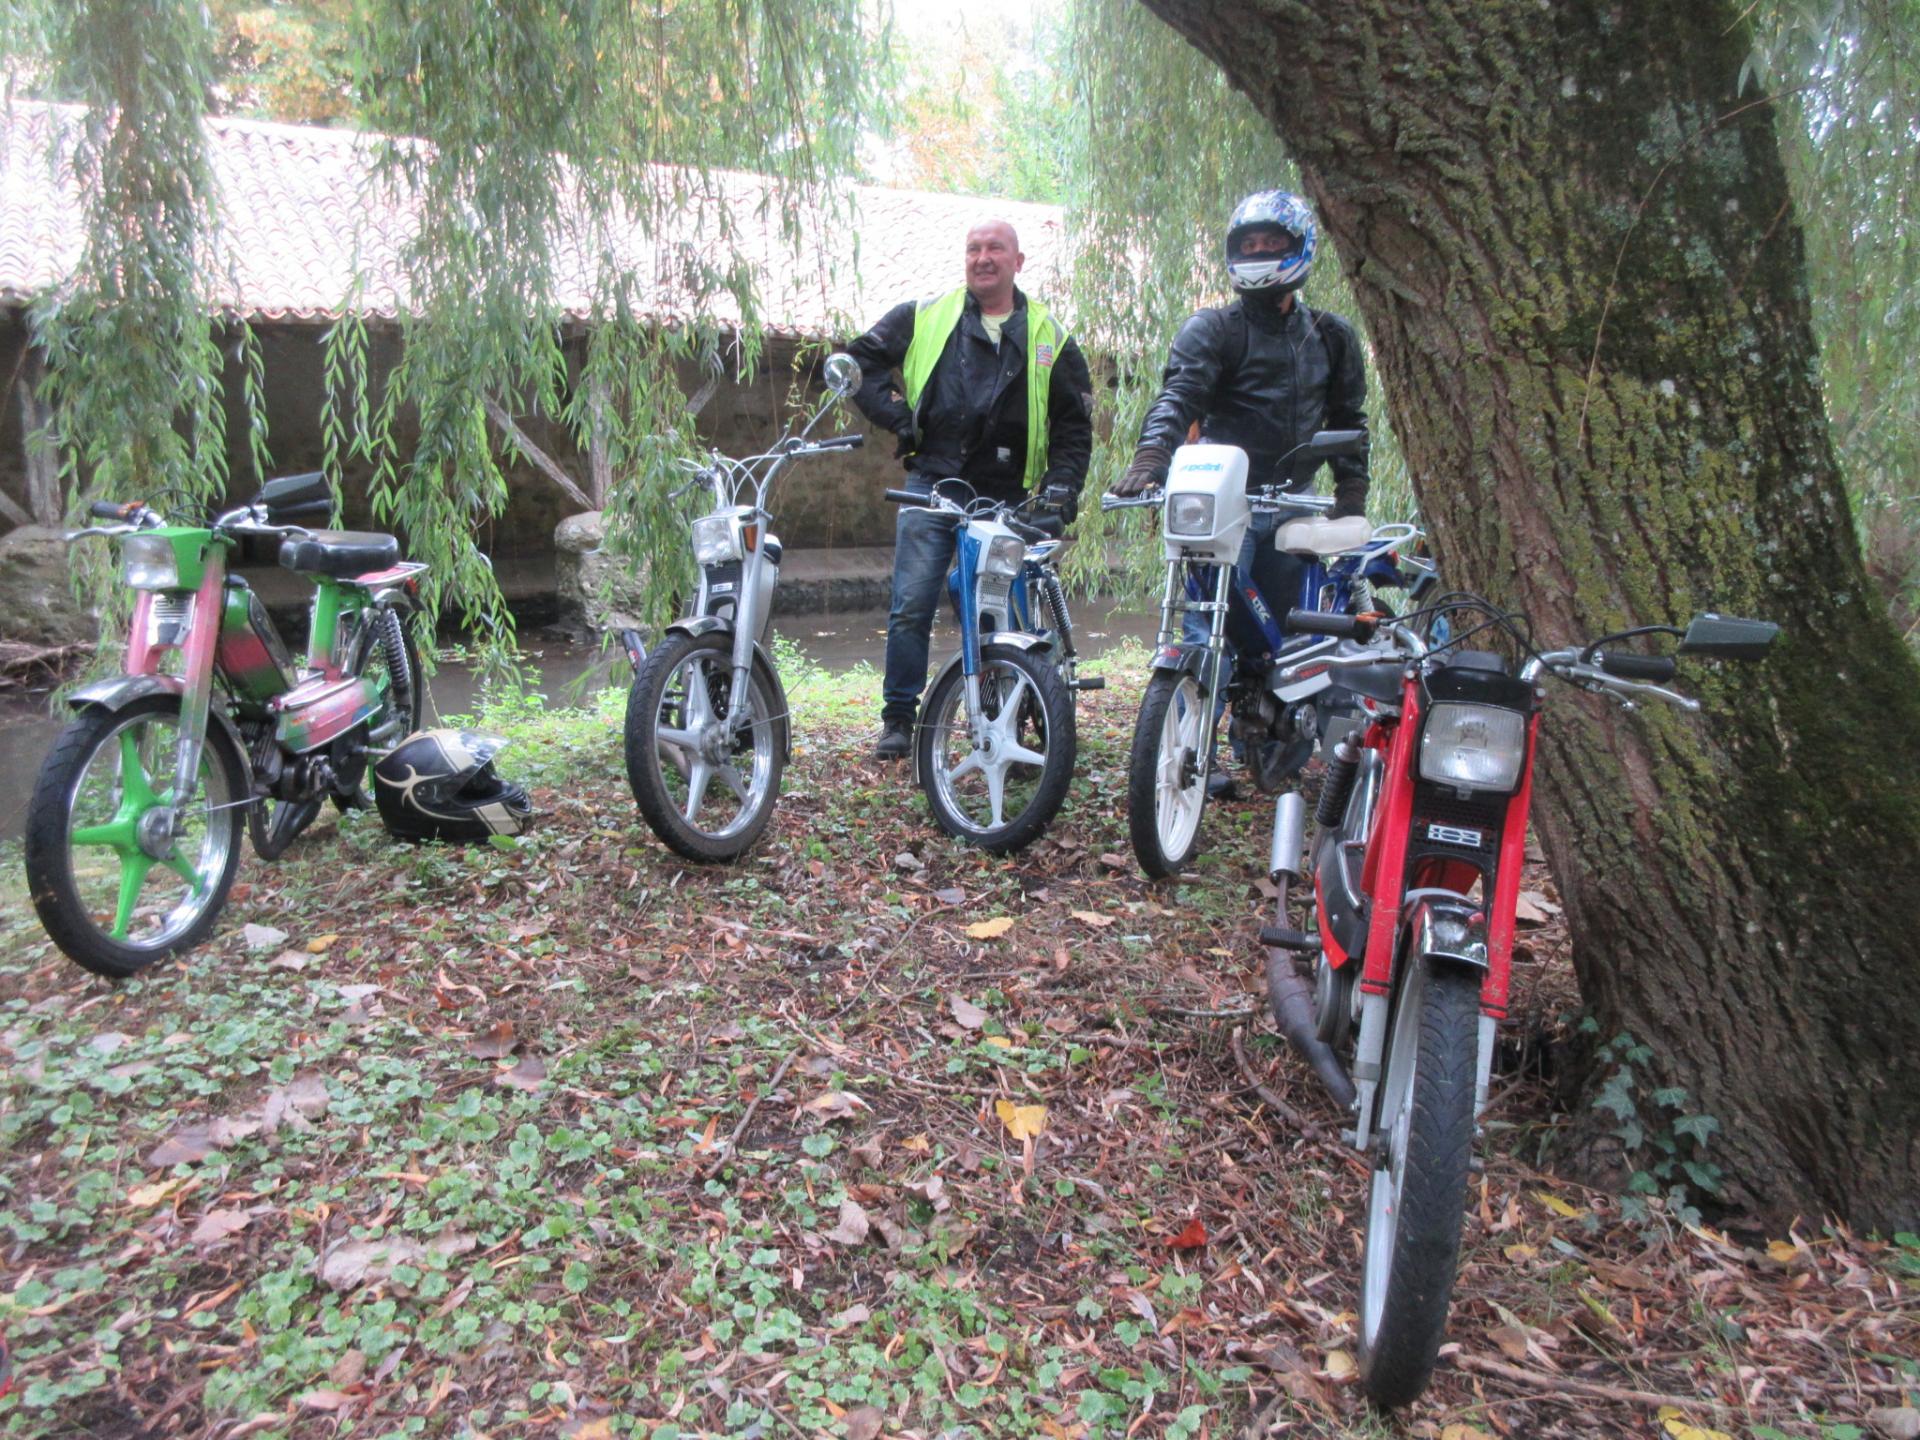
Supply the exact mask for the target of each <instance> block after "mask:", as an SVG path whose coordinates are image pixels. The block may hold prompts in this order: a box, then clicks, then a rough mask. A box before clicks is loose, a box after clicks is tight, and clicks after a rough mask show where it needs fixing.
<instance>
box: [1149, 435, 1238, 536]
mask: <svg viewBox="0 0 1920 1440" xmlns="http://www.w3.org/2000/svg"><path fill="white" fill-rule="evenodd" d="M1180 496H1205V497H1209V498H1211V499H1212V501H1213V504H1212V506H1211V507H1210V512H1209V507H1207V506H1204V505H1198V504H1193V503H1191V502H1189V503H1187V504H1179V503H1177V497H1180ZM1161 513H1162V522H1161V523H1162V526H1163V529H1162V531H1161V534H1162V536H1163V537H1164V539H1165V540H1166V546H1167V558H1168V559H1169V560H1181V559H1187V560H1211V561H1214V562H1216V563H1218V564H1223V565H1230V564H1232V563H1233V562H1234V561H1235V560H1237V559H1239V558H1240V542H1241V540H1242V539H1243V538H1244V537H1245V535H1246V533H1247V522H1248V521H1249V520H1250V519H1251V518H1252V515H1253V512H1252V510H1251V509H1250V508H1249V507H1248V505H1247V452H1246V451H1244V450H1242V449H1241V448H1240V447H1239V446H1237V445H1182V446H1181V447H1180V448H1179V449H1178V450H1176V451H1174V452H1173V466H1172V468H1171V469H1170V470H1169V471H1168V472H1167V485H1166V497H1165V505H1164V508H1163V510H1162V512H1161ZM1202 515H1206V516H1207V518H1208V520H1209V522H1210V523H1208V524H1207V525H1206V526H1205V528H1204V529H1189V528H1185V527H1187V526H1191V525H1195V523H1196V521H1197V520H1198V518H1199V517H1201V516H1202ZM1176 518H1178V519H1179V520H1180V521H1181V524H1182V528H1181V529H1180V530H1178V531H1176V530H1175V528H1174V521H1175V519H1176Z"/></svg>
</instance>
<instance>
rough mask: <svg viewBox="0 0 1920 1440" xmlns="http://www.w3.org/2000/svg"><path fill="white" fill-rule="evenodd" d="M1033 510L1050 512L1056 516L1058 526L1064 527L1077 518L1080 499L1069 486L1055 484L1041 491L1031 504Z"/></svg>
mask: <svg viewBox="0 0 1920 1440" xmlns="http://www.w3.org/2000/svg"><path fill="white" fill-rule="evenodd" d="M1033 508H1034V509H1035V510H1036V511H1041V512H1045V511H1051V512H1052V513H1053V514H1055V515H1058V516H1059V517H1060V524H1061V525H1062V526H1063V527H1064V526H1067V525H1071V524H1073V522H1074V521H1075V520H1076V519H1077V518H1078V517H1079V515H1080V497H1079V495H1078V494H1076V493H1075V492H1074V489H1073V487H1072V486H1071V485H1061V484H1058V483H1055V484H1052V485H1048V486H1046V487H1045V488H1044V489H1042V490H1041V492H1040V494H1039V497H1038V498H1037V499H1035V501H1034V502H1033Z"/></svg>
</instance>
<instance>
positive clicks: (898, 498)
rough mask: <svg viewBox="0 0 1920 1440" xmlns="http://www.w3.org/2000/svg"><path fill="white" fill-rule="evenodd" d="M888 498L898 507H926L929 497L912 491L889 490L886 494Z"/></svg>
mask: <svg viewBox="0 0 1920 1440" xmlns="http://www.w3.org/2000/svg"><path fill="white" fill-rule="evenodd" d="M886 498H887V499H889V500H891V501H892V502H893V503H894V504H896V505H924V504H926V503H927V498H928V497H927V496H925V495H918V494H915V493H914V492H913V491H911V490H889V491H887V492H886Z"/></svg>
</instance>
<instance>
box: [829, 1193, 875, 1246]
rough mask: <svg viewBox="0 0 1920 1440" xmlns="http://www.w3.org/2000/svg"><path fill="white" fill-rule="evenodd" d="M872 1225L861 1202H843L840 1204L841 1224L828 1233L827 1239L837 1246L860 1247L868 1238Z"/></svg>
mask: <svg viewBox="0 0 1920 1440" xmlns="http://www.w3.org/2000/svg"><path fill="white" fill-rule="evenodd" d="M870 1228H871V1223H870V1221H869V1220H868V1218H867V1212H866V1211H865V1210H864V1209H862V1208H861V1206H860V1204H859V1202H857V1201H854V1200H842V1201H841V1202H840V1223H839V1224H838V1225H836V1226H834V1227H833V1229H831V1230H829V1231H827V1232H826V1236H827V1239H829V1240H831V1241H833V1242H834V1244H836V1245H858V1244H859V1243H860V1242H861V1241H863V1240H865V1239H866V1238H867V1231H868V1230H869V1229H870Z"/></svg>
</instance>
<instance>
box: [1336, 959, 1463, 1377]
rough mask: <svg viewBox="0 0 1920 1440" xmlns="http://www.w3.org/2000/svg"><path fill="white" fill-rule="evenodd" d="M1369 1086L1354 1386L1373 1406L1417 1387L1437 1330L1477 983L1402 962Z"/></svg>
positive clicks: (1452, 1250)
mask: <svg viewBox="0 0 1920 1440" xmlns="http://www.w3.org/2000/svg"><path fill="white" fill-rule="evenodd" d="M1405 963H1406V974H1405V977H1404V979H1403V980H1402V982H1401V993H1400V995H1399V996H1398V998H1397V1000H1396V1002H1395V1005H1394V1016H1393V1030H1392V1034H1391V1037H1390V1039H1389V1041H1388V1050H1387V1055H1386V1065H1385V1072H1386V1073H1385V1076H1384V1078H1383V1080H1382V1083H1381V1087H1380V1105H1379V1123H1378V1130H1377V1133H1378V1134H1379V1137H1380V1150H1379V1152H1378V1155H1377V1158H1376V1162H1375V1163H1376V1168H1375V1169H1374V1171H1373V1184H1372V1188H1371V1191H1370V1193H1369V1195H1368V1197H1367V1243H1366V1253H1365V1256H1364V1258H1363V1260H1362V1268H1361V1277H1360V1379H1361V1382H1362V1384H1364V1385H1365V1387H1366V1391H1367V1394H1368V1396H1369V1397H1370V1398H1371V1399H1372V1400H1373V1402H1374V1403H1375V1404H1376V1405H1381V1406H1386V1407H1389V1408H1391V1407H1394V1406H1399V1405H1406V1404H1408V1403H1410V1402H1411V1401H1413V1400H1414V1399H1416V1398H1417V1397H1418V1396H1419V1395H1420V1393H1421V1392H1422V1391H1423V1390H1425V1389H1426V1388H1427V1381H1428V1380H1429V1379H1430V1378H1431V1377H1432V1375H1433V1365H1434V1359H1435V1357H1436V1356H1437V1355H1438V1354H1439V1352H1440V1341H1441V1338H1442V1336H1443V1335H1444V1334H1445V1332H1446V1326H1447V1309H1448V1307H1449V1306H1450V1305H1451V1304H1452V1302H1453V1280H1454V1272H1455V1271H1456V1269H1457V1268H1458V1266H1459V1261H1460V1227H1461V1225H1462V1223H1463V1222H1464V1220H1465V1218H1466V1209H1467V1173H1468V1169H1469V1164H1470V1161H1471V1159H1472V1154H1473V1081H1474V1070H1475V1065H1476V1061H1477V1057H1478V1048H1479V1022H1480V977H1479V976H1478V975H1477V974H1475V973H1473V972H1471V971H1464V970H1456V969H1452V968H1447V967H1441V966H1431V965H1428V964H1427V963H1426V962H1424V961H1422V960H1421V959H1420V958H1419V957H1417V956H1414V957H1409V958H1408V960H1407V961H1406V962H1405Z"/></svg>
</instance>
